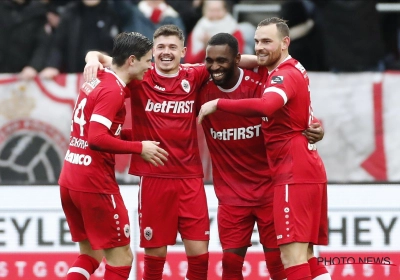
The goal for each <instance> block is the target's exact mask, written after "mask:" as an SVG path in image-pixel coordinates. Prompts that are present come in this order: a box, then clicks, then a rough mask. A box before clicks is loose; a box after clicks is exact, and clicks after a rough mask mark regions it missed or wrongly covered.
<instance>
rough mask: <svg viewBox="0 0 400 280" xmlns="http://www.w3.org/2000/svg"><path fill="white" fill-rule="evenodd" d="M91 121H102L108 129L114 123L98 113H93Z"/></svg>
mask: <svg viewBox="0 0 400 280" xmlns="http://www.w3.org/2000/svg"><path fill="white" fill-rule="evenodd" d="M90 121H91V122H98V123H101V124H103V125H105V126H106V127H107V128H108V129H110V128H111V125H112V122H111V121H110V120H109V119H107V118H106V117H103V116H101V115H97V114H93V115H92V117H91V118H90Z"/></svg>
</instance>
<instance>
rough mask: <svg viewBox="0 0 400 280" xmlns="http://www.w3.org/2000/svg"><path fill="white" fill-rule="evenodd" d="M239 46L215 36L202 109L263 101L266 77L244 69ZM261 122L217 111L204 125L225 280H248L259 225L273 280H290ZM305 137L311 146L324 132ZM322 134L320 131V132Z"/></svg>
mask: <svg viewBox="0 0 400 280" xmlns="http://www.w3.org/2000/svg"><path fill="white" fill-rule="evenodd" d="M240 60H241V55H240V54H239V52H238V43H237V40H236V39H235V38H234V37H233V36H232V35H230V34H228V33H219V34H216V35H215V36H213V37H212V38H211V39H210V41H209V42H208V45H207V48H206V59H205V65H206V67H207V70H208V72H209V73H210V75H211V78H212V79H211V80H209V81H208V82H207V84H206V85H204V86H203V88H202V90H201V94H200V95H199V102H198V104H197V106H201V105H202V104H204V103H206V102H207V101H210V100H214V99H216V98H226V99H240V98H259V97H261V95H262V94H261V88H262V87H261V86H260V85H261V76H260V75H258V74H257V73H255V72H253V71H250V70H246V69H241V68H239V67H238V65H239V64H240ZM261 124H262V119H261V118H260V117H254V118H244V117H242V116H238V115H233V114H230V113H225V112H222V111H217V112H216V113H215V114H212V115H209V116H208V117H207V118H205V119H204V120H203V122H202V126H203V129H204V134H205V137H206V140H207V145H208V148H209V150H210V155H211V161H212V170H213V183H214V189H215V193H216V195H217V198H218V202H219V203H218V232H219V238H220V241H221V245H222V249H223V257H222V268H223V270H222V279H243V275H242V267H243V262H244V257H245V255H246V252H247V248H248V247H249V246H251V235H252V232H253V228H254V224H255V223H257V227H258V232H259V237H260V243H261V244H262V245H263V249H264V255H265V260H266V264H267V268H268V271H269V274H270V277H271V279H273V280H282V279H285V278H286V274H285V271H284V267H283V265H282V262H281V259H280V251H279V249H278V246H277V243H276V235H275V230H274V223H273V211H272V201H273V196H274V192H273V186H272V179H271V170H270V168H269V166H268V162H267V159H266V157H265V154H266V151H265V146H264V141H263V137H262V131H261ZM318 127H319V124H313V125H312V128H311V129H309V130H308V131H305V135H306V136H307V137H309V140H310V141H311V142H315V141H319V140H320V139H322V136H323V133H322V130H320V131H319V133H318V134H315V133H314V132H316V131H314V130H313V129H314V128H318ZM317 132H318V131H317Z"/></svg>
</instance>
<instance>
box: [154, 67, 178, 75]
mask: <svg viewBox="0 0 400 280" xmlns="http://www.w3.org/2000/svg"><path fill="white" fill-rule="evenodd" d="M155 69H156V73H157V74H158V75H160V76H162V77H167V78H174V77H176V76H178V74H179V67H178V68H177V69H172V70H170V71H164V70H161V69H160V68H158V67H157V65H155Z"/></svg>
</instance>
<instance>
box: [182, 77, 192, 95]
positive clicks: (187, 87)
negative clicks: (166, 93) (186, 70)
mask: <svg viewBox="0 0 400 280" xmlns="http://www.w3.org/2000/svg"><path fill="white" fill-rule="evenodd" d="M181 85H182V88H183V90H184V91H186V92H187V93H189V91H190V84H189V82H188V81H187V80H182V82H181Z"/></svg>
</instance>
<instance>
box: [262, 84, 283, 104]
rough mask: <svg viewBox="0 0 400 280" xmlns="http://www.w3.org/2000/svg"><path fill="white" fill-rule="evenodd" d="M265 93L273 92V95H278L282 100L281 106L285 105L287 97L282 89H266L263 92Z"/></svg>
mask: <svg viewBox="0 0 400 280" xmlns="http://www.w3.org/2000/svg"><path fill="white" fill-rule="evenodd" d="M266 92H275V93H277V94H279V95H280V96H282V98H283V104H286V102H287V95H286V92H284V91H283V90H282V89H280V88H277V87H268V88H266V89H265V90H264V93H266Z"/></svg>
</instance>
